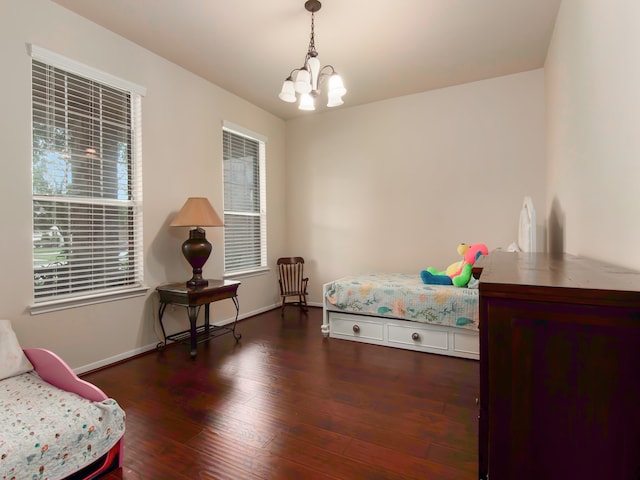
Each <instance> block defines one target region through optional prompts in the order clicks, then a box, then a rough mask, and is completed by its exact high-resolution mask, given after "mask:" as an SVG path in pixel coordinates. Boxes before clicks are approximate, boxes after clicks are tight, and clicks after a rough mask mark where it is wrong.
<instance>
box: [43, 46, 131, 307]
mask: <svg viewBox="0 0 640 480" xmlns="http://www.w3.org/2000/svg"><path fill="white" fill-rule="evenodd" d="M31 53H32V127H33V138H32V142H33V159H32V195H33V197H32V200H33V271H34V282H33V286H34V300H35V304H36V305H35V307H36V309H37V305H38V304H43V303H47V302H48V303H52V302H57V303H60V302H61V301H62V303H64V301H67V302H68V303H73V301H76V302H77V301H78V299H85V300H87V299H88V298H92V299H94V300H95V299H96V298H97V297H100V296H114V295H115V296H124V295H123V294H126V293H129V294H130V293H131V292H132V291H133V290H135V289H138V290H139V289H141V288H142V275H143V266H142V195H141V193H142V188H141V184H142V182H141V164H140V160H141V155H140V131H139V125H140V113H141V90H142V91H143V89H141V88H140V87H137V86H132V85H130V84H128V83H127V82H124V81H121V80H119V79H114V78H112V77H110V76H108V75H106V74H104V73H102V72H98V71H94V70H92V69H90V68H89V67H85V66H83V65H79V64H76V63H74V62H72V61H70V60H68V59H65V58H64V57H60V56H58V55H56V54H53V53H51V52H47V51H46V50H43V49H40V48H38V47H35V46H32V52H31ZM80 303H84V302H80ZM32 311H33V309H32Z"/></svg>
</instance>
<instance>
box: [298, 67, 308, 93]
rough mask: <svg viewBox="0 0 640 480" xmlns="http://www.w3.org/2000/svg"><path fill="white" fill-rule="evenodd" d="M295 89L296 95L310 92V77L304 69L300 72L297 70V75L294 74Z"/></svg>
mask: <svg viewBox="0 0 640 480" xmlns="http://www.w3.org/2000/svg"><path fill="white" fill-rule="evenodd" d="M295 89H296V92H298V93H309V92H310V91H311V75H309V71H308V70H305V69H304V68H303V69H302V70H298V73H297V74H296V83H295Z"/></svg>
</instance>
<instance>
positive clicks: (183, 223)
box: [169, 197, 224, 227]
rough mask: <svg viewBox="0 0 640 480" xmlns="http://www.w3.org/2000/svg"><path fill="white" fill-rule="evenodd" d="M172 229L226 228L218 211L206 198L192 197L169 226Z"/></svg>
mask: <svg viewBox="0 0 640 480" xmlns="http://www.w3.org/2000/svg"><path fill="white" fill-rule="evenodd" d="M169 226H170V227H224V222H223V221H222V220H221V219H220V217H219V216H218V214H217V213H216V211H215V210H214V209H213V207H212V206H211V203H209V200H208V199H206V198H204V197H190V198H188V199H187V201H186V202H185V203H184V205H183V206H182V208H181V209H180V211H179V212H178V214H177V215H176V216H175V218H174V219H173V220H172V221H171V223H170V224H169Z"/></svg>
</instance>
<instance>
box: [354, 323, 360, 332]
mask: <svg viewBox="0 0 640 480" xmlns="http://www.w3.org/2000/svg"><path fill="white" fill-rule="evenodd" d="M353 331H354V332H355V333H358V332H360V327H359V326H358V325H354V326H353Z"/></svg>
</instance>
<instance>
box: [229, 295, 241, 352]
mask: <svg viewBox="0 0 640 480" xmlns="http://www.w3.org/2000/svg"><path fill="white" fill-rule="evenodd" d="M231 299H232V300H233V304H234V305H235V306H236V318H235V320H234V322H233V330H232V331H231V334H232V335H233V338H235V339H236V343H238V342H239V341H240V339H241V338H242V334H241V333H238V334H237V335H236V325H237V323H238V314H239V313H240V303H239V302H238V297H232V298H231Z"/></svg>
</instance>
